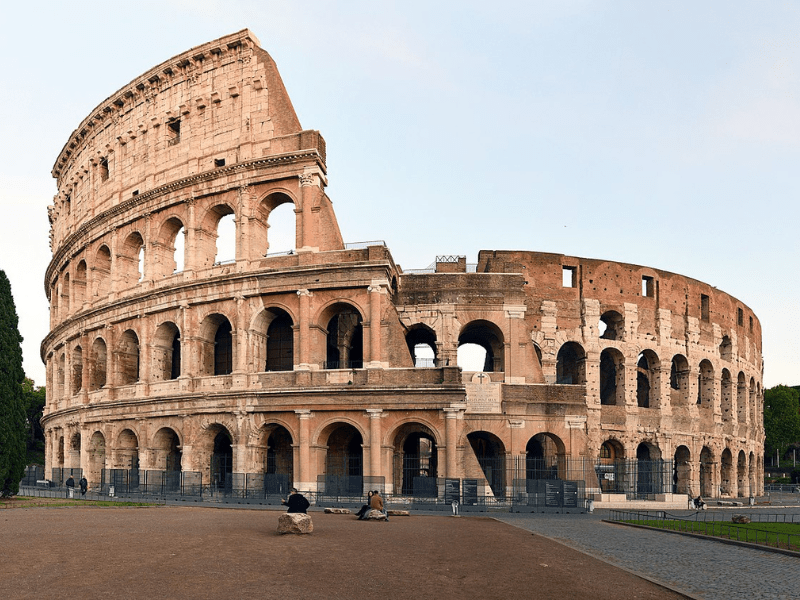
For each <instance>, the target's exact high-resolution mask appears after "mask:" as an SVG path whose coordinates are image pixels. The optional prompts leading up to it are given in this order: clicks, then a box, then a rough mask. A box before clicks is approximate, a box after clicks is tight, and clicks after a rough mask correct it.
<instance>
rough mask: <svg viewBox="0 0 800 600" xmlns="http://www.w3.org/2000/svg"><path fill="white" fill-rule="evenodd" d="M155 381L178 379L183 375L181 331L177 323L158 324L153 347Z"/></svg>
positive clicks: (152, 372) (153, 377)
mask: <svg viewBox="0 0 800 600" xmlns="http://www.w3.org/2000/svg"><path fill="white" fill-rule="evenodd" d="M151 354H152V360H153V362H152V368H151V370H150V374H151V377H152V379H153V381H165V380H168V379H177V378H178V377H180V375H181V333H180V331H179V330H178V326H177V325H175V323H171V322H166V323H162V324H161V325H159V326H158V329H157V330H156V334H155V336H154V338H153V344H152V347H151Z"/></svg>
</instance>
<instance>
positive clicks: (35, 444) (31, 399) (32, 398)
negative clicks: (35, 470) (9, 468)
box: [22, 377, 46, 466]
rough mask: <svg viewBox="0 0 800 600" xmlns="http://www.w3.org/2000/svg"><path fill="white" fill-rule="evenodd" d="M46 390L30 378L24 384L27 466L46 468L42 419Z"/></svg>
mask: <svg viewBox="0 0 800 600" xmlns="http://www.w3.org/2000/svg"><path fill="white" fill-rule="evenodd" d="M45 394H46V391H45V388H44V387H40V386H37V385H36V384H35V383H34V382H33V379H29V378H28V377H26V378H25V380H24V381H23V382H22V395H23V405H24V406H25V420H26V423H27V426H28V428H27V433H26V435H25V438H26V442H25V444H26V446H27V459H26V461H25V464H27V465H41V466H44V430H43V429H42V424H41V418H42V413H43V411H44V403H45Z"/></svg>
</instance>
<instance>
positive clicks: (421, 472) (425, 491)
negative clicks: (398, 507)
mask: <svg viewBox="0 0 800 600" xmlns="http://www.w3.org/2000/svg"><path fill="white" fill-rule="evenodd" d="M394 459H395V478H394V479H395V481H394V485H395V489H399V490H400V492H401V493H402V494H403V495H405V496H414V497H417V498H419V497H425V498H435V497H436V495H437V487H436V477H437V465H438V449H437V447H436V438H435V437H434V435H433V432H432V431H431V430H430V429H429V428H428V427H426V426H425V425H422V424H421V423H406V424H405V425H403V426H401V427H400V429H399V430H398V431H397V434H396V435H395V438H394Z"/></svg>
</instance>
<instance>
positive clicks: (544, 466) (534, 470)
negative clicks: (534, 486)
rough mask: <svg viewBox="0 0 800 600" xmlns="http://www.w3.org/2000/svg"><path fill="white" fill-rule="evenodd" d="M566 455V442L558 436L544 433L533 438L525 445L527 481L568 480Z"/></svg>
mask: <svg viewBox="0 0 800 600" xmlns="http://www.w3.org/2000/svg"><path fill="white" fill-rule="evenodd" d="M565 454H566V450H565V446H564V442H563V441H562V440H561V438H559V437H558V436H557V435H554V434H552V433H549V432H542V433H537V434H536V435H534V436H532V437H531V438H530V439H529V440H528V443H527V444H526V445H525V479H526V480H533V479H566V473H565V472H564V471H565V468H566V464H565V462H564V461H563V460H562V459H563V458H564V456H565ZM528 491H530V490H528Z"/></svg>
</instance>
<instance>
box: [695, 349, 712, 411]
mask: <svg viewBox="0 0 800 600" xmlns="http://www.w3.org/2000/svg"><path fill="white" fill-rule="evenodd" d="M697 404H699V405H700V408H704V409H708V410H710V409H712V408H713V407H714V367H713V366H712V365H711V362H710V361H708V360H703V361H701V362H700V373H699V375H698V376H697Z"/></svg>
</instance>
